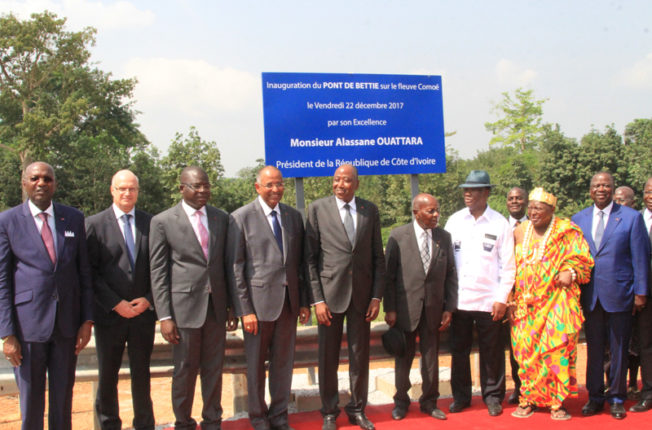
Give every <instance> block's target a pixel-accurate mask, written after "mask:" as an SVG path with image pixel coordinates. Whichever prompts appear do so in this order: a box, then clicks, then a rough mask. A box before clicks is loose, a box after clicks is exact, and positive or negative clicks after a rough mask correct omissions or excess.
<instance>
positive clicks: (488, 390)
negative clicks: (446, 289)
mask: <svg viewBox="0 0 652 430" xmlns="http://www.w3.org/2000/svg"><path fill="white" fill-rule="evenodd" d="M502 325H503V324H502V322H501V321H493V320H492V317H491V313H490V312H480V311H460V310H458V311H455V312H454V313H453V321H452V323H451V334H450V337H451V341H450V346H451V355H452V365H451V388H452V391H453V398H454V399H455V401H456V402H458V403H462V404H468V403H471V395H472V392H471V391H472V380H471V362H470V355H471V346H472V344H473V327H474V326H475V329H476V331H477V334H478V344H479V346H480V386H481V388H482V400H483V401H484V402H485V403H487V404H488V403H493V402H498V403H501V402H502V401H503V399H504V398H505V349H504V343H503V338H502V337H501V331H502Z"/></svg>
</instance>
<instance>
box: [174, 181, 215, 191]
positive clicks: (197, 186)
mask: <svg viewBox="0 0 652 430" xmlns="http://www.w3.org/2000/svg"><path fill="white" fill-rule="evenodd" d="M181 185H185V186H186V187H188V188H190V189H191V190H193V191H210V189H211V184H187V183H185V182H182V183H181Z"/></svg>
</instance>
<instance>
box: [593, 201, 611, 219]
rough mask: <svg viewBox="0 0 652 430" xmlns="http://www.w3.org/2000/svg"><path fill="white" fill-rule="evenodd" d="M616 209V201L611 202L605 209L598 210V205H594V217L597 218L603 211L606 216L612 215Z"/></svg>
mask: <svg viewBox="0 0 652 430" xmlns="http://www.w3.org/2000/svg"><path fill="white" fill-rule="evenodd" d="M613 208H614V201H613V200H612V201H610V202H609V204H608V205H607V206H606V207H605V208H604V209H598V207H597V206H596V205H593V216H594V217H595V216H597V215H598V212H600V211H602V212H604V214H605V215H606V216H609V215H610V214H611V210H612V209H613Z"/></svg>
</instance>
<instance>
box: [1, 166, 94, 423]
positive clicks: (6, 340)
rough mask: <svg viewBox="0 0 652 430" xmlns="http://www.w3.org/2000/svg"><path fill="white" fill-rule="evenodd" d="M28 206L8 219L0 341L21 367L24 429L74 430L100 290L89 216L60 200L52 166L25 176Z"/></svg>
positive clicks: (5, 221)
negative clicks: (83, 358) (79, 377)
mask: <svg viewBox="0 0 652 430" xmlns="http://www.w3.org/2000/svg"><path fill="white" fill-rule="evenodd" d="M22 182H23V190H24V191H25V194H27V197H28V199H27V201H26V202H25V203H23V204H21V205H19V206H16V207H14V208H12V209H9V210H7V211H4V212H2V213H1V214H0V337H1V338H2V341H3V345H2V349H3V352H4V355H5V358H6V359H7V360H9V362H10V363H11V364H12V366H14V373H15V376H16V383H17V385H18V390H19V391H20V412H21V415H22V420H23V425H22V429H23V430H32V429H34V430H36V429H42V428H43V412H44V409H45V379H46V373H47V375H48V376H47V377H48V382H49V391H48V392H49V408H48V409H49V412H48V425H49V427H50V428H51V429H57V430H66V429H70V428H71V413H72V387H73V384H74V383H75V365H76V364H77V354H79V352H80V351H81V350H82V349H83V348H84V347H85V346H86V344H87V343H88V341H89V340H90V337H91V329H92V326H93V317H92V313H93V311H92V307H93V286H92V280H91V272H90V267H89V265H88V255H87V250H86V232H85V231H84V216H83V215H82V213H81V212H79V211H78V210H76V209H73V208H71V207H68V206H64V205H61V204H58V203H54V202H52V196H53V194H54V191H55V190H56V185H57V183H56V179H55V176H54V170H53V169H52V166H50V165H49V164H46V163H42V162H35V163H32V164H30V165H29V166H27V168H26V169H25V171H24V172H23V179H22Z"/></svg>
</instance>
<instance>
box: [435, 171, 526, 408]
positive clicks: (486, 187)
mask: <svg viewBox="0 0 652 430" xmlns="http://www.w3.org/2000/svg"><path fill="white" fill-rule="evenodd" d="M492 187H493V185H492V184H491V183H490V181H489V174H488V173H487V172H485V171H484V170H473V171H472V172H471V173H469V176H467V178H466V182H465V183H464V184H462V185H460V188H462V190H463V191H464V204H465V205H466V208H464V209H462V210H460V211H458V212H456V213H454V214H453V215H451V217H450V218H449V219H448V222H447V223H446V231H448V232H449V233H450V234H451V237H452V240H453V249H454V253H455V265H456V267H457V275H458V284H459V287H458V303H457V310H456V311H455V312H454V313H453V321H452V323H451V336H450V337H451V355H452V366H451V388H452V390H453V400H454V401H453V403H452V404H451V405H450V408H449V410H450V412H451V413H456V412H461V411H462V410H463V409H465V408H467V407H469V406H470V404H471V384H472V382H471V364H470V353H471V344H472V342H473V326H474V325H475V327H476V330H477V332H478V343H479V347H480V369H481V371H480V384H481V388H482V399H483V401H484V402H485V404H486V405H487V408H488V410H489V415H491V416H497V415H500V414H501V413H502V406H501V403H502V401H503V399H504V397H505V350H504V348H503V345H504V344H503V342H502V341H501V325H502V321H503V318H504V316H505V310H506V307H507V305H506V303H507V295H508V294H509V292H510V290H511V289H512V287H513V285H514V272H515V268H514V236H513V235H512V228H511V227H510V225H509V223H508V222H507V220H506V219H505V217H504V216H502V215H501V214H499V213H498V212H496V211H494V210H493V209H491V208H490V207H489V205H488V204H487V201H488V199H489V194H490V193H491V188H492Z"/></svg>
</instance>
